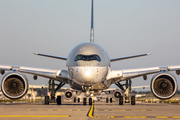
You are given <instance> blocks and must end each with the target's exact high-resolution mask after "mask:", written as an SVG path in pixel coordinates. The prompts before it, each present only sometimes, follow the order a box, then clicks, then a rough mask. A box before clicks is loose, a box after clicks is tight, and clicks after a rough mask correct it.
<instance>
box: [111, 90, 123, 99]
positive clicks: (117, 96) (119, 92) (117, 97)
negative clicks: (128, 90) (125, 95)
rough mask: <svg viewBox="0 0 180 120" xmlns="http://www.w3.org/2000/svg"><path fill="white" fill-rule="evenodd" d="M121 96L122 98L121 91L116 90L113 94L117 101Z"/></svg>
mask: <svg viewBox="0 0 180 120" xmlns="http://www.w3.org/2000/svg"><path fill="white" fill-rule="evenodd" d="M120 96H122V92H121V91H120V90H114V92H113V98H114V99H115V100H118V99H119V97H120Z"/></svg>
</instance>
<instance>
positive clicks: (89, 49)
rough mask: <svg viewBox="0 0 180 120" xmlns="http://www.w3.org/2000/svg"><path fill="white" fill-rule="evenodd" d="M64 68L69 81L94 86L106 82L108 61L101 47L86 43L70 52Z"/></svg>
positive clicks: (108, 68)
mask: <svg viewBox="0 0 180 120" xmlns="http://www.w3.org/2000/svg"><path fill="white" fill-rule="evenodd" d="M66 66H67V69H68V73H69V75H70V77H71V79H72V80H73V81H75V82H76V83H77V84H79V85H81V86H83V85H84V86H96V85H98V84H100V83H103V82H104V81H105V80H106V77H107V75H108V72H109V71H110V59H109V56H108V54H107V52H106V51H105V50H104V49H103V48H102V47H101V46H99V45H98V44H96V43H93V42H86V43H81V44H79V45H77V46H76V47H74V48H73V49H72V50H71V52H70V53H69V55H68V57H67V63H66Z"/></svg>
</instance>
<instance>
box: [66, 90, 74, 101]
mask: <svg viewBox="0 0 180 120" xmlns="http://www.w3.org/2000/svg"><path fill="white" fill-rule="evenodd" d="M64 95H65V99H67V100H70V99H73V91H71V90H66V91H65V93H64Z"/></svg>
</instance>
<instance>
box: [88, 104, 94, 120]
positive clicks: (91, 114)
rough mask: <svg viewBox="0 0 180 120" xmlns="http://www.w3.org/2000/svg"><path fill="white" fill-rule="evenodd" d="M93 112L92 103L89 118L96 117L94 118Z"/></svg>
mask: <svg viewBox="0 0 180 120" xmlns="http://www.w3.org/2000/svg"><path fill="white" fill-rule="evenodd" d="M93 110H94V102H93V103H92V106H91V109H90V111H89V113H88V117H94V116H93Z"/></svg>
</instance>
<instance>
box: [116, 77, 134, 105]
mask: <svg viewBox="0 0 180 120" xmlns="http://www.w3.org/2000/svg"><path fill="white" fill-rule="evenodd" d="M131 83H132V82H131V80H126V83H125V84H121V83H119V82H118V83H115V84H116V85H117V86H118V87H119V88H120V89H121V90H122V91H124V94H125V99H123V96H120V97H119V105H123V100H124V102H125V103H131V105H135V96H130V94H129V92H131ZM123 86H126V89H124V87H123Z"/></svg>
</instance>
